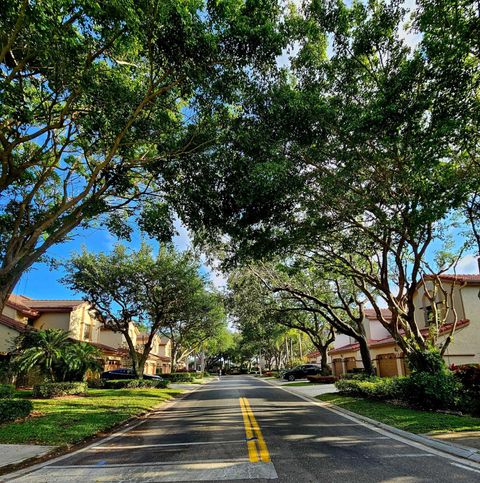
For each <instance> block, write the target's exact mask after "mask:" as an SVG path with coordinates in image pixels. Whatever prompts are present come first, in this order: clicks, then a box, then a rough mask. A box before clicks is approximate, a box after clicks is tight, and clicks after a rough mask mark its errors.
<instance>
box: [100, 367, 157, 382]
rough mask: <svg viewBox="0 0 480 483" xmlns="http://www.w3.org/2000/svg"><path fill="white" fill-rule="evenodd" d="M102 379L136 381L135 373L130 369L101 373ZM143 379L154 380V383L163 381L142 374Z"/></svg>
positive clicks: (151, 375)
mask: <svg viewBox="0 0 480 483" xmlns="http://www.w3.org/2000/svg"><path fill="white" fill-rule="evenodd" d="M100 377H101V378H102V379H109V380H112V379H136V376H135V373H134V372H133V370H132V369H114V370H113V371H106V372H102V375H101V376H100ZM143 378H144V379H155V380H156V381H163V377H160V376H155V375H153V374H144V375H143Z"/></svg>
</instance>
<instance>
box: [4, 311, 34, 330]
mask: <svg viewBox="0 0 480 483" xmlns="http://www.w3.org/2000/svg"><path fill="white" fill-rule="evenodd" d="M0 325H3V326H5V327H8V328H10V329H13V330H16V331H17V332H27V330H30V329H31V327H30V326H28V325H27V324H24V323H23V322H19V321H18V320H15V319H11V318H10V317H7V316H6V315H3V314H0Z"/></svg>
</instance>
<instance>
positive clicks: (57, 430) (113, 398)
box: [0, 389, 182, 446]
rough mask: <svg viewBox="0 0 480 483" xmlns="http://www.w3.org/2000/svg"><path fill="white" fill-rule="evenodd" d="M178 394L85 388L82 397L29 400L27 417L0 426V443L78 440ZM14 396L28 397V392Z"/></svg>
mask: <svg viewBox="0 0 480 483" xmlns="http://www.w3.org/2000/svg"><path fill="white" fill-rule="evenodd" d="M181 393H182V391H181V390H176V389H89V391H88V396H85V397H74V396H70V397H64V398H59V399H32V402H33V406H34V410H33V413H32V414H31V415H30V416H29V417H28V418H26V419H25V420H23V421H19V422H14V423H6V424H3V425H1V426H0V443H10V444H27V443H31V444H45V445H52V446H65V445H70V444H73V443H78V442H79V441H82V440H84V439H85V438H88V437H89V436H93V435H95V434H97V433H99V432H101V431H105V430H107V429H110V428H112V427H113V426H115V425H117V424H119V423H121V422H123V421H125V420H127V419H128V418H130V417H131V416H135V415H138V414H141V413H143V412H145V411H148V410H150V409H153V408H154V407H155V406H158V405H160V404H161V403H162V402H164V401H167V400H169V399H171V398H173V397H175V396H178V395H179V394H181ZM18 396H19V397H28V398H29V399H30V397H31V392H27V391H22V392H20V393H19V394H18Z"/></svg>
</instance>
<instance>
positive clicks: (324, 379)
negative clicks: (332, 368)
mask: <svg viewBox="0 0 480 483" xmlns="http://www.w3.org/2000/svg"><path fill="white" fill-rule="evenodd" d="M307 379H308V380H309V381H310V382H312V383H314V384H333V383H334V382H336V381H337V380H338V377H336V376H322V375H320V374H316V375H312V376H307Z"/></svg>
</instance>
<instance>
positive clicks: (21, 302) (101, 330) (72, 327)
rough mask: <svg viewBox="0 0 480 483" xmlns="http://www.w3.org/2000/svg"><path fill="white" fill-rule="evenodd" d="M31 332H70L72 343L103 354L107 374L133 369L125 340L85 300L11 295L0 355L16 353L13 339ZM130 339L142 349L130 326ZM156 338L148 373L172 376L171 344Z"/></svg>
mask: <svg viewBox="0 0 480 483" xmlns="http://www.w3.org/2000/svg"><path fill="white" fill-rule="evenodd" d="M29 328H31V329H37V330H39V329H61V330H64V331H66V332H69V334H70V336H71V338H72V339H75V340H78V341H85V342H88V343H90V344H92V345H93V346H95V347H97V348H98V349H100V351H101V353H102V360H103V365H104V370H112V369H117V368H119V367H129V366H131V361H130V358H129V351H128V348H127V344H126V340H125V338H124V336H123V335H122V334H121V333H119V332H114V331H113V330H111V329H108V328H106V327H105V326H104V325H103V324H102V323H101V322H100V321H99V320H98V318H96V316H95V312H94V311H93V310H92V307H91V306H90V304H89V303H88V302H85V301H83V300H34V299H31V298H29V297H25V296H23V295H13V294H12V295H10V297H9V298H8V300H7V303H6V306H5V308H4V310H3V313H2V314H1V315H0V355H5V354H8V353H9V352H10V351H11V350H12V349H13V341H14V339H15V338H16V337H17V336H18V335H19V334H20V333H23V332H25V331H26V330H28V329H29ZM129 335H130V337H131V338H132V340H133V341H134V345H135V346H138V347H139V349H140V346H141V342H142V340H141V338H142V334H141V333H140V331H139V330H138V328H137V327H136V325H135V324H134V323H131V324H130V327H129ZM157 338H158V340H159V343H158V344H156V345H155V350H156V351H157V352H158V354H156V353H154V351H152V354H151V356H150V357H149V359H148V360H147V366H146V367H148V371H149V372H148V373H156V372H169V367H170V366H169V361H170V359H168V362H167V361H166V357H167V356H166V355H165V354H163V353H164V352H165V348H162V347H166V346H168V343H167V342H165V341H163V342H162V341H161V339H160V337H157ZM168 342H169V341H168ZM162 351H163V352H162ZM160 357H163V359H160ZM157 367H158V368H159V369H160V370H157Z"/></svg>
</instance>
